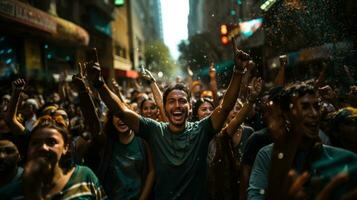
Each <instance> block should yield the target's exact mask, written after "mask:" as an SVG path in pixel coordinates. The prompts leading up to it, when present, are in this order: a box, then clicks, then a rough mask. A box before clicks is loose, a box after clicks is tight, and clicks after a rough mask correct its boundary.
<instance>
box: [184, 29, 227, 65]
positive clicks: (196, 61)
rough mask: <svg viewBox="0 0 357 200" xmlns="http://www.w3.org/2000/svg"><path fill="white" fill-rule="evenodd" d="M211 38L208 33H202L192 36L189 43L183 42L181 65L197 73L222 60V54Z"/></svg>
mask: <svg viewBox="0 0 357 200" xmlns="http://www.w3.org/2000/svg"><path fill="white" fill-rule="evenodd" d="M209 38H211V37H210V36H209V35H208V34H207V33H202V34H197V35H194V36H191V37H190V38H189V39H188V40H187V41H181V43H180V44H179V51H180V52H181V55H180V57H179V62H180V64H181V65H183V66H186V67H187V66H190V68H191V69H192V70H194V71H197V70H199V69H200V68H201V67H203V66H208V65H209V63H210V62H212V61H213V62H214V61H218V60H220V58H221V57H222V56H221V53H220V51H219V50H217V48H216V46H215V45H214V44H213V42H212V41H211V40H210V39H209Z"/></svg>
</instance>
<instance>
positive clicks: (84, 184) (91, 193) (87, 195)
mask: <svg viewBox="0 0 357 200" xmlns="http://www.w3.org/2000/svg"><path fill="white" fill-rule="evenodd" d="M0 197H1V199H9V200H10V199H25V197H24V194H23V191H22V180H19V181H17V182H16V183H13V184H12V185H10V186H9V187H7V188H5V189H4V190H0ZM50 199H51V200H57V199H71V200H85V199H96V200H99V199H107V196H106V195H105V193H104V190H103V188H102V187H101V185H100V184H99V181H98V178H97V177H96V176H95V175H94V173H93V172H92V170H91V169H89V168H88V167H84V166H79V165H77V166H76V167H75V170H74V172H73V174H72V176H71V178H70V179H69V180H68V182H67V184H66V185H65V187H64V188H63V190H62V191H61V192H59V193H57V194H54V195H53V196H52V197H51V198H50Z"/></svg>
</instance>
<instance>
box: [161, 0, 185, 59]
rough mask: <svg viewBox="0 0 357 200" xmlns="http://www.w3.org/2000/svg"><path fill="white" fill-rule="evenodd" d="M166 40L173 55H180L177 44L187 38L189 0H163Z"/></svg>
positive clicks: (162, 8) (163, 22)
mask: <svg viewBox="0 0 357 200" xmlns="http://www.w3.org/2000/svg"><path fill="white" fill-rule="evenodd" d="M161 10H162V25H163V32H164V42H165V44H166V45H167V46H168V47H169V49H170V52H171V55H172V57H173V58H174V59H175V60H176V59H177V58H178V56H179V54H180V53H179V51H178V48H177V45H178V44H179V43H180V41H181V40H185V39H187V34H188V33H187V19H188V12H189V3H188V0H161Z"/></svg>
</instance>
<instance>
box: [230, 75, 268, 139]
mask: <svg viewBox="0 0 357 200" xmlns="http://www.w3.org/2000/svg"><path fill="white" fill-rule="evenodd" d="M250 90H251V92H250V97H249V98H248V102H247V103H245V104H244V105H243V107H242V109H241V110H240V111H239V113H238V114H237V115H236V116H235V117H234V118H233V119H232V121H230V122H229V124H228V126H227V130H226V133H227V134H228V135H232V134H234V133H235V132H236V131H237V128H238V127H239V126H240V125H241V124H242V123H243V121H244V120H245V118H246V117H247V115H248V114H249V112H250V111H251V109H252V107H253V104H254V103H255V100H256V99H257V97H258V95H259V94H260V92H261V90H262V79H261V78H253V80H252V83H251V86H250Z"/></svg>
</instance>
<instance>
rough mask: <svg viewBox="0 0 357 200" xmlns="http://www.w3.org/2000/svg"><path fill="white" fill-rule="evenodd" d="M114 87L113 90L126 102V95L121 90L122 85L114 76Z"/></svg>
mask: <svg viewBox="0 0 357 200" xmlns="http://www.w3.org/2000/svg"><path fill="white" fill-rule="evenodd" d="M112 89H113V92H114V93H115V94H116V95H117V96H118V97H119V98H120V100H121V101H122V102H125V97H124V95H123V94H122V93H121V91H120V86H119V84H118V83H117V81H116V80H115V79H114V78H113V79H112Z"/></svg>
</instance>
